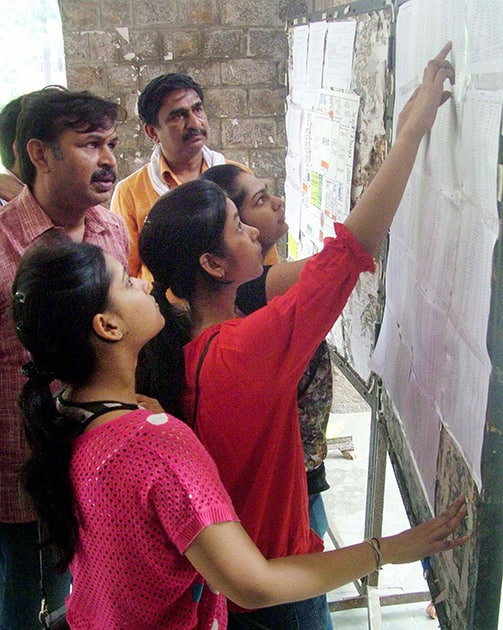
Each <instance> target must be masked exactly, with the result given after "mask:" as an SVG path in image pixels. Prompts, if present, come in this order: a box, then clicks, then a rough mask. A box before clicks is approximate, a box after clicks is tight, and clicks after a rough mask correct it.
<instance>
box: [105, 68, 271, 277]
mask: <svg viewBox="0 0 503 630" xmlns="http://www.w3.org/2000/svg"><path fill="white" fill-rule="evenodd" d="M203 101H204V95H203V90H202V88H201V86H200V85H199V84H198V83H196V82H195V81H194V80H193V79H192V78H191V77H189V76H188V75H185V74H176V73H170V74H163V75H161V76H158V77H156V78H155V79H153V80H152V81H151V82H150V83H149V84H148V85H147V86H146V88H145V89H144V90H143V91H142V92H141V94H140V96H139V98H138V114H139V117H140V120H141V122H142V123H143V129H144V131H145V133H146V134H147V136H148V137H149V138H150V139H151V140H152V141H153V142H154V143H155V146H154V150H153V152H152V156H151V158H150V161H149V162H148V163H147V164H145V165H144V166H142V167H141V168H140V169H139V170H137V171H135V172H134V173H132V174H131V175H129V176H128V177H126V178H125V179H123V180H122V181H120V182H119V183H118V184H117V186H116V188H115V192H114V194H113V197H112V202H111V209H112V210H113V211H114V212H116V213H117V214H120V215H121V216H122V217H123V218H124V220H125V222H126V225H127V227H128V231H129V236H130V239H131V253H130V258H129V268H130V273H131V275H134V276H137V277H141V278H145V279H147V280H149V281H150V280H151V279H152V277H151V275H150V272H149V271H148V269H147V268H146V267H145V266H144V265H143V264H142V263H141V260H140V256H139V253H138V238H139V235H140V232H141V229H142V227H143V223H144V221H145V217H146V216H147V214H148V213H149V212H150V209H151V207H152V206H153V205H154V203H155V202H156V201H157V199H158V198H159V196H160V195H162V194H164V193H165V192H168V190H171V189H172V188H175V187H176V186H178V185H180V184H183V183H184V182H189V181H192V180H195V179H197V178H198V177H199V175H200V174H201V173H202V172H203V171H205V170H206V169H207V168H209V167H210V166H216V165H217V164H224V163H226V162H228V160H226V159H225V157H224V156H223V155H222V154H221V153H217V152H216V151H212V150H211V149H209V148H208V147H207V146H206V143H207V140H208V129H209V125H208V119H207V117H206V113H205V111H204V105H203ZM238 166H240V167H241V168H244V169H245V170H246V171H248V172H251V171H250V169H248V168H247V167H246V166H244V165H242V164H239V165H238ZM274 262H278V254H277V251H276V250H274V251H273V252H272V256H271V258H269V259H268V261H267V264H273V263H274Z"/></svg>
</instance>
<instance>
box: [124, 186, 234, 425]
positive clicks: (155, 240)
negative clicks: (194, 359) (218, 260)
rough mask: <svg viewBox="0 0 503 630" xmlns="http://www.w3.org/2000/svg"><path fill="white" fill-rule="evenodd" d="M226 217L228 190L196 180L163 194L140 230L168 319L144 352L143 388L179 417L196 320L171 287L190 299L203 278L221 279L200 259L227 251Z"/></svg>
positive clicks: (140, 369) (141, 243) (141, 361)
mask: <svg viewBox="0 0 503 630" xmlns="http://www.w3.org/2000/svg"><path fill="white" fill-rule="evenodd" d="M226 217H227V202H226V196H225V194H224V192H223V191H222V190H221V189H220V187H219V186H217V185H216V184H214V183H213V182H210V181H204V180H196V181H192V182H188V183H186V184H182V185H181V186H177V187H176V188H174V189H173V190H171V191H170V192H168V193H166V194H165V195H163V196H162V197H160V198H159V199H158V200H157V201H156V203H155V204H154V206H153V208H152V210H151V211H150V213H149V215H148V216H147V218H146V220H145V224H144V226H143V229H142V231H141V232H140V239H139V250H140V257H141V259H142V261H143V263H144V264H145V265H146V266H147V267H148V269H149V270H150V272H151V273H152V275H153V277H154V284H153V289H152V294H153V296H154V297H155V299H156V301H157V303H158V304H159V307H160V309H161V313H162V314H163V316H164V318H165V320H166V325H165V327H164V329H163V330H161V332H160V333H159V334H158V335H157V336H156V337H154V338H153V339H152V340H150V341H149V342H148V343H147V344H146V345H145V346H144V348H143V349H142V351H141V352H140V356H139V360H138V368H137V371H136V378H137V391H138V392H141V393H143V394H147V395H148V396H153V397H154V398H157V399H158V400H159V402H160V403H161V404H162V406H163V407H164V409H166V411H170V412H171V413H173V414H175V415H178V416H179V417H182V415H183V414H182V412H181V408H180V405H179V401H180V395H181V390H182V387H183V384H184V381H185V374H184V360H183V346H184V345H185V344H186V343H188V342H189V341H190V320H189V319H188V313H187V312H186V311H185V312H184V311H182V312H181V311H180V309H179V308H177V307H175V306H173V305H172V304H170V303H169V301H168V300H167V298H166V290H167V289H168V288H170V289H171V290H172V291H173V293H175V295H177V296H178V297H179V298H182V299H185V300H187V302H188V303H189V305H190V302H191V299H192V298H193V295H194V292H195V290H196V288H197V287H198V286H200V285H201V283H202V282H203V283H206V284H207V286H209V287H211V286H214V287H217V286H219V285H220V284H221V282H219V281H218V280H216V279H214V278H212V277H211V276H209V275H208V274H207V273H206V272H205V271H204V270H203V269H202V267H201V265H200V262H199V259H200V257H201V255H202V254H204V253H206V252H208V253H213V254H216V255H219V256H223V255H224V254H225V246H224V242H223V231H224V226H225V221H226Z"/></svg>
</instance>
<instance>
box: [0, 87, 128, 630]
mask: <svg viewBox="0 0 503 630" xmlns="http://www.w3.org/2000/svg"><path fill="white" fill-rule="evenodd" d="M124 117H125V112H124V111H123V110H122V108H121V107H120V106H118V105H117V104H115V103H112V102H110V101H107V100H105V99H102V98H99V97H97V96H94V95H93V94H91V93H89V92H72V91H69V90H66V89H65V88H60V87H49V88H45V89H43V90H40V91H38V92H32V93H30V94H27V95H25V96H24V97H23V100H22V107H21V112H20V114H19V117H18V123H17V132H16V146H17V151H18V159H19V166H20V171H21V179H22V180H23V181H24V182H26V185H25V186H24V187H23V189H22V190H21V192H20V193H19V194H18V195H17V196H16V197H15V198H14V199H13V200H12V201H10V202H9V203H7V204H6V205H5V206H3V207H2V208H1V210H0V330H1V331H2V334H1V335H0V432H1V435H2V449H1V450H0V629H1V630H7V629H8V630H31V629H32V628H33V629H38V628H40V623H39V622H38V612H39V610H40V600H41V590H40V579H41V572H40V566H39V554H38V552H37V551H36V545H37V543H38V539H39V531H38V523H37V520H36V515H35V512H34V511H33V508H32V505H31V503H30V501H29V499H28V495H27V494H26V493H25V492H24V490H23V488H22V485H21V482H20V475H19V472H20V468H21V466H22V464H23V463H24V462H25V461H26V459H27V456H28V452H29V447H28V444H27V440H26V437H25V435H24V431H23V425H22V418H21V412H20V410H19V408H18V404H17V398H18V395H19V393H20V391H21V387H22V385H23V384H24V382H25V381H26V378H25V377H24V376H23V375H22V373H21V368H22V366H23V365H24V364H25V363H26V362H27V361H28V360H29V354H28V353H27V352H26V351H25V350H24V348H23V346H22V345H21V344H20V343H19V341H18V340H17V336H16V331H15V329H14V324H13V322H12V319H11V312H10V303H11V284H12V281H13V279H14V274H15V270H16V265H17V263H18V261H19V259H20V258H21V255H22V254H23V252H24V250H25V249H27V248H28V247H29V246H30V245H31V244H32V243H33V242H35V241H36V240H37V239H38V238H39V237H40V236H41V235H42V234H47V233H48V232H53V233H54V235H55V236H59V237H61V238H65V237H68V238H71V239H72V240H74V241H88V242H91V243H94V244H96V245H99V246H101V247H102V248H103V249H104V250H106V251H107V252H109V253H110V254H112V255H113V256H115V258H117V259H118V260H119V261H120V262H122V264H123V265H124V266H125V267H127V263H128V255H129V239H128V235H127V230H126V226H125V225H124V222H123V220H122V219H121V218H120V217H118V216H117V215H115V214H113V213H112V212H110V211H109V210H107V209H106V208H104V207H103V206H102V205H100V204H102V203H105V202H107V201H108V200H109V199H110V196H111V194H112V188H113V185H114V182H115V180H116V173H115V168H116V160H115V156H114V150H115V146H116V144H117V132H116V125H117V122H118V121H120V120H121V119H124ZM65 235H66V236H65ZM71 316H72V315H71V313H68V317H71ZM55 456H57V453H55ZM51 556H52V554H51V553H50V552H48V551H47V552H46V551H45V550H44V554H43V561H44V570H43V574H44V586H45V589H46V591H47V595H48V605H49V610H50V611H55V610H57V609H58V608H59V607H61V606H62V605H63V603H64V598H65V596H66V595H68V592H69V583H70V577H69V575H68V574H63V575H57V574H56V573H55V572H54V558H55V556H54V557H51Z"/></svg>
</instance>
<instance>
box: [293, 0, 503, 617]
mask: <svg viewBox="0 0 503 630" xmlns="http://www.w3.org/2000/svg"><path fill="white" fill-rule="evenodd" d="M288 36H289V51H290V53H289V97H288V109H287V138H288V155H287V159H286V184H285V196H286V208H287V220H288V222H289V225H290V228H291V230H290V234H289V252H290V254H291V255H292V257H294V258H299V257H301V256H304V255H309V254H311V253H313V252H315V251H318V250H319V248H320V247H321V244H322V239H323V237H324V236H326V235H329V234H331V230H332V229H333V220H334V219H335V220H337V221H341V220H344V218H345V216H347V213H348V212H349V211H350V209H351V207H353V205H354V204H355V203H356V202H357V200H358V198H359V196H360V195H361V194H362V192H363V191H364V190H365V187H366V185H367V184H368V182H369V181H370V179H371V178H372V176H373V174H374V173H375V172H376V171H377V169H378V168H379V166H380V164H381V163H382V160H383V159H384V157H385V154H386V151H387V149H388V147H389V146H390V143H392V139H393V126H394V124H395V122H396V120H397V116H398V112H399V111H400V109H401V107H402V105H403V104H404V102H405V101H406V99H407V98H408V97H409V96H410V94H411V93H412V91H413V90H414V88H415V87H416V86H417V85H418V83H419V82H420V80H421V76H422V71H423V68H424V65H425V63H426V61H427V60H428V59H429V58H431V57H432V56H434V55H435V54H436V52H437V51H438V50H440V48H441V47H442V46H443V44H444V43H445V42H446V41H447V40H451V41H452V42H453V50H452V53H451V55H450V59H451V61H452V62H453V64H454V66H455V70H456V84H455V86H454V87H453V88H452V92H453V95H452V98H451V100H450V101H449V103H448V104H447V105H446V106H444V108H442V109H441V110H440V112H439V115H438V119H437V121H436V124H435V126H434V129H433V130H432V132H431V133H430V134H429V135H428V137H427V138H425V140H424V141H423V143H422V145H421V148H420V152H419V155H418V158H417V161H416V165H415V167H414V171H413V173H412V176H411V178H410V181H409V185H408V187H407V190H406V192H405V194H404V198H403V201H402V204H401V206H400V209H399V211H398V213H397V217H396V219H395V221H394V224H393V226H392V229H391V231H390V238H389V244H388V249H386V250H385V249H384V248H383V251H382V253H381V256H380V257H379V261H378V270H377V273H376V274H374V275H370V274H364V275H363V277H362V279H361V280H360V282H359V283H358V286H357V287H356V289H355V291H354V292H353V295H352V297H351V300H350V301H349V303H348V305H347V307H346V309H345V310H344V313H343V314H342V316H341V318H340V320H339V321H338V322H337V324H336V326H335V327H334V329H333V331H332V333H331V335H330V336H329V342H330V343H331V344H332V345H333V347H334V348H335V351H336V353H337V356H338V357H339V359H340V361H341V363H342V365H343V366H344V367H345V368H346V369H347V373H348V374H350V375H351V377H352V380H353V382H354V381H355V379H356V381H357V383H358V386H359V387H361V388H362V389H363V390H365V391H366V393H367V394H369V395H371V396H372V395H375V396H376V397H377V398H378V400H377V401H376V406H377V407H378V409H379V413H380V415H381V417H382V420H383V422H385V424H386V429H387V433H388V450H389V454H390V458H391V461H392V463H393V466H394V469H395V473H396V476H397V479H398V482H399V485H400V489H401V492H402V496H403V498H404V503H405V506H406V508H407V510H408V513H409V515H410V518H411V520H412V521H413V522H417V521H421V520H424V519H425V518H428V517H429V516H430V515H431V514H432V513H435V512H438V511H440V510H442V509H443V508H444V507H445V506H446V505H447V503H448V502H450V501H451V500H452V499H453V498H454V497H455V496H457V494H459V493H460V492H464V493H465V494H466V496H467V501H468V503H469V518H468V519H467V528H468V529H469V530H470V531H472V532H473V535H472V537H471V540H470V543H469V544H468V545H466V546H465V547H463V548H462V549H459V550H456V551H454V552H451V553H449V554H443V555H442V556H439V557H436V558H435V559H433V561H432V572H431V579H430V580H429V585H430V590H431V591H432V595H433V597H434V598H435V600H436V604H437V609H438V613H439V619H440V622H441V624H442V625H443V626H444V627H446V628H465V627H466V628H469V627H474V628H481V629H482V628H483V629H484V630H488V629H490V628H493V627H494V628H496V627H497V625H495V624H497V616H498V612H497V608H498V602H499V597H500V588H501V570H502V567H503V557H502V548H503V531H502V527H503V519H502V497H503V485H502V482H503V451H502V438H501V435H502V433H503V419H502V415H503V395H502V390H503V383H502V381H503V379H502V376H501V375H502V374H503V371H502V367H503V366H502V362H503V358H502V354H503V343H502V336H503V332H501V331H502V330H503V328H502V326H501V323H502V322H501V320H502V317H503V315H502V314H503V307H502V304H501V296H502V286H503V281H502V277H501V276H502V267H501V256H502V255H501V245H500V240H499V237H500V234H501V186H502V184H501V181H502V177H501V169H502V167H501V163H502V162H503V160H502V159H501V155H500V152H501V142H500V140H501V113H502V103H503V3H502V2H501V1H500V0H443V1H442V2H438V1H437V0H408V1H407V2H367V1H363V0H361V1H360V2H354V3H351V4H348V5H344V6H342V7H336V8H335V9H334V10H331V11H326V12H318V13H316V14H313V15H310V16H305V17H299V19H298V20H294V21H293V22H292V23H291V24H290V25H289V29H288ZM498 532H499V533H498Z"/></svg>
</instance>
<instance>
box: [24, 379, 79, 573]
mask: <svg viewBox="0 0 503 630" xmlns="http://www.w3.org/2000/svg"><path fill="white" fill-rule="evenodd" d="M19 406H20V407H21V411H22V413H23V420H24V429H25V433H26V438H27V441H28V445H29V446H30V449H31V454H30V457H29V459H28V461H27V462H26V463H25V465H24V466H23V468H22V471H21V478H22V481H23V485H24V487H25V489H26V490H27V492H28V493H29V494H30V496H31V499H32V501H33V504H34V507H35V509H36V511H37V513H38V515H39V518H40V522H41V525H42V531H43V540H42V544H43V545H53V546H54V548H55V549H56V551H57V553H58V556H59V558H60V562H59V563H58V565H57V568H58V569H60V570H61V571H63V570H64V569H65V568H66V567H67V565H68V563H69V562H70V560H71V559H72V556H73V554H74V552H75V546H76V543H77V538H78V522H77V518H76V516H75V514H74V511H73V505H72V503H73V492H72V487H71V483H70V477H69V466H70V458H71V451H72V441H73V439H74V438H75V437H76V436H77V435H79V434H80V433H81V432H82V427H81V425H80V423H78V422H77V421H75V420H72V419H71V418H69V417H68V416H65V417H63V416H61V415H60V414H59V413H58V411H57V409H56V404H55V401H54V399H53V396H52V392H51V390H50V388H49V383H48V379H43V378H40V377H32V378H30V379H29V380H28V381H27V383H25V385H24V386H23V389H22V391H21V395H20V396H19Z"/></svg>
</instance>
